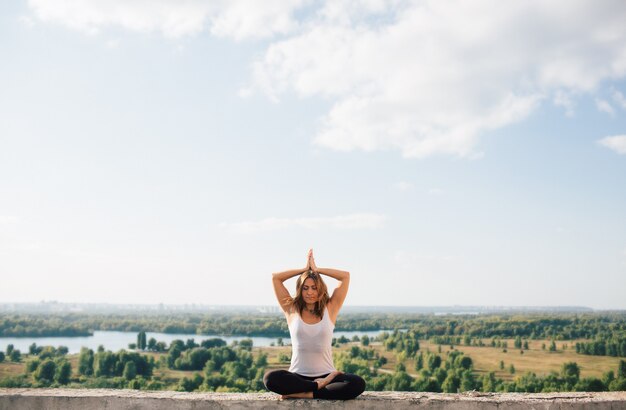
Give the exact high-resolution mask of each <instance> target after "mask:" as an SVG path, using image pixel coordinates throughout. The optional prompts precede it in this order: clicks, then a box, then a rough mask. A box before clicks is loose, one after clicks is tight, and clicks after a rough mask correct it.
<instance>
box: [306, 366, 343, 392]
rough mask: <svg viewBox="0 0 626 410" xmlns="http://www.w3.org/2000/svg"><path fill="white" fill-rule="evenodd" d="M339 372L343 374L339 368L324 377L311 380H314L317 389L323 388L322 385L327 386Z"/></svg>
mask: <svg viewBox="0 0 626 410" xmlns="http://www.w3.org/2000/svg"><path fill="white" fill-rule="evenodd" d="M340 374H343V372H340V371H339V370H335V371H334V372H332V373H330V374H329V375H328V376H326V377H324V378H319V379H315V380H313V381H314V382H316V383H317V390H320V389H323V388H324V387H326V386H328V385H329V384H330V383H331V382H332V381H333V380H334V379H335V377H337V376H339V375H340Z"/></svg>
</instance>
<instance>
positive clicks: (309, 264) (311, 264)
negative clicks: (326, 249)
mask: <svg viewBox="0 0 626 410" xmlns="http://www.w3.org/2000/svg"><path fill="white" fill-rule="evenodd" d="M306 270H311V271H313V272H317V265H315V257H313V249H309V253H308V254H307V259H306Z"/></svg>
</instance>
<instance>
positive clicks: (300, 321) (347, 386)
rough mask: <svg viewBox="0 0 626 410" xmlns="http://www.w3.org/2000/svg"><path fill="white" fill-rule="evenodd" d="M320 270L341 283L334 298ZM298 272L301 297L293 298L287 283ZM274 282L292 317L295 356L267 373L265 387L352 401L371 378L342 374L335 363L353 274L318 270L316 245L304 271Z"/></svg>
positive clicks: (282, 274)
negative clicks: (337, 329)
mask: <svg viewBox="0 0 626 410" xmlns="http://www.w3.org/2000/svg"><path fill="white" fill-rule="evenodd" d="M320 274H322V275H327V276H330V277H331V278H334V279H337V280H338V281H339V285H338V286H337V288H336V289H335V291H334V292H333V295H332V296H331V297H329V296H328V290H327V288H326V284H325V283H324V281H323V280H322V277H321V276H320ZM297 275H300V277H299V278H298V280H297V281H296V295H295V296H294V297H291V296H290V295H289V292H288V291H287V288H285V285H284V284H283V282H284V281H286V280H287V279H289V278H292V277H294V276H297ZM272 283H273V284H274V291H275V293H276V298H277V299H278V303H279V305H280V307H281V308H282V310H283V312H284V313H285V317H286V318H287V325H288V326H289V334H290V335H291V348H292V354H291V366H290V367H289V370H271V371H268V372H267V373H266V374H265V377H264V379H263V381H264V382H265V387H267V389H268V390H271V391H273V392H274V393H278V394H280V395H281V398H283V399H285V398H309V399H329V400H349V399H354V398H355V397H357V396H358V395H359V394H361V393H363V391H364V390H365V381H364V380H363V379H362V378H361V377H359V376H356V375H354V374H347V373H343V372H340V371H338V370H337V369H335V366H334V365H333V354H332V346H331V344H332V339H333V329H334V328H335V322H336V321H337V315H338V314H339V310H340V309H341V306H342V305H343V301H344V300H345V299H346V295H347V294H348V285H349V284H350V273H348V272H345V271H341V270H337V269H329V268H318V267H317V266H316V265H315V259H314V258H313V249H311V250H309V254H308V256H307V264H306V266H305V267H304V268H303V269H293V270H288V271H285V272H280V273H274V274H273V275H272Z"/></svg>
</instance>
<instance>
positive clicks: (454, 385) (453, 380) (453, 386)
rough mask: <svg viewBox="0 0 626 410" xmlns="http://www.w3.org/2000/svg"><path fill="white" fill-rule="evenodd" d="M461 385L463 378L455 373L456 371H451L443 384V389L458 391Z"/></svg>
mask: <svg viewBox="0 0 626 410" xmlns="http://www.w3.org/2000/svg"><path fill="white" fill-rule="evenodd" d="M460 386H461V380H460V379H459V378H458V377H457V376H456V375H455V374H454V372H450V374H448V376H447V377H446V379H445V380H444V381H443V383H442V384H441V389H442V390H443V391H444V392H445V393H456V392H458V391H459V387H460Z"/></svg>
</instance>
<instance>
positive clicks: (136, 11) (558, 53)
mask: <svg viewBox="0 0 626 410" xmlns="http://www.w3.org/2000/svg"><path fill="white" fill-rule="evenodd" d="M29 6H30V8H31V10H32V12H33V15H34V16H35V18H37V19H38V20H40V21H43V22H49V23H55V24H61V25H63V26H66V27H69V28H72V29H76V30H80V31H83V32H86V33H97V32H98V31H101V30H104V29H107V28H110V27H114V28H123V29H126V30H130V31H136V32H159V33H162V34H163V35H164V36H167V37H172V38H177V37H182V36H188V35H194V34H198V33H201V32H209V33H211V34H212V35H214V36H218V37H228V38H233V39H236V40H242V39H250V38H267V39H270V41H271V43H270V44H269V46H268V47H267V49H266V50H265V52H264V53H263V54H262V55H261V56H260V57H259V58H258V59H257V60H256V61H255V62H254V63H253V67H252V71H253V74H252V78H251V83H250V84H249V85H248V86H246V87H244V88H242V90H241V92H240V95H241V96H242V97H246V96H249V95H250V93H251V92H253V91H255V90H256V91H261V92H263V93H265V94H267V95H268V96H269V98H270V99H273V100H278V99H279V98H280V97H281V95H282V94H284V93H286V92H295V93H296V94H297V95H299V96H301V97H306V98H308V97H321V98H324V99H327V100H328V101H329V102H330V104H331V108H330V109H329V111H328V112H327V113H326V114H325V115H324V116H323V118H321V121H320V129H319V130H318V132H317V133H316V135H315V137H314V143H315V144H316V145H318V146H320V147H326V148H330V149H334V150H340V151H352V150H364V151H374V150H399V151H400V152H401V153H402V155H403V156H404V157H410V158H422V157H426V156H430V155H435V154H444V155H455V156H460V157H468V158H475V157H477V156H479V154H480V150H479V149H478V148H477V147H478V145H479V138H480V136H481V135H482V134H484V133H485V132H488V131H490V130H494V129H498V128H502V127H506V126H508V125H510V124H513V123H515V122H518V121H521V120H524V119H525V118H527V117H528V116H529V115H531V114H532V113H533V111H535V110H536V109H537V108H538V107H539V106H540V105H541V103H542V101H546V100H547V101H552V102H553V103H554V104H555V105H557V106H562V107H564V108H565V112H566V115H569V116H571V115H573V114H574V111H573V107H574V106H575V104H576V101H575V99H574V97H577V98H578V97H580V96H585V95H589V94H591V95H592V97H595V96H594V95H593V94H594V92H595V89H596V88H597V86H598V84H600V83H601V82H603V81H612V80H616V79H621V78H623V77H624V76H625V75H626V24H623V22H624V21H626V3H625V2H623V1H621V0H602V1H600V2H591V1H585V2H571V1H570V0H554V1H550V2H546V1H541V0H529V1H515V2H511V1H506V2H502V1H497V0H475V1H471V2H468V1H462V0H450V1H441V0H423V1H404V0H343V1H341V0H334V1H330V0H327V1H322V2H312V1H311V0H265V1H257V0H213V1H203V0H180V1H176V0H151V1H147V0H108V1H98V0H29ZM620 96H621V94H620V93H619V92H615V93H613V95H612V97H613V99H614V101H615V102H616V103H619V104H621V105H622V106H624V104H626V102H625V101H623V100H624V98H623V96H621V99H620ZM622 103H623V104H622ZM608 107H610V104H609V103H608V102H607V101H603V102H602V103H600V105H599V108H600V109H604V110H605V111H607V112H608V110H609V108H608ZM611 109H612V107H611Z"/></svg>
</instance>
